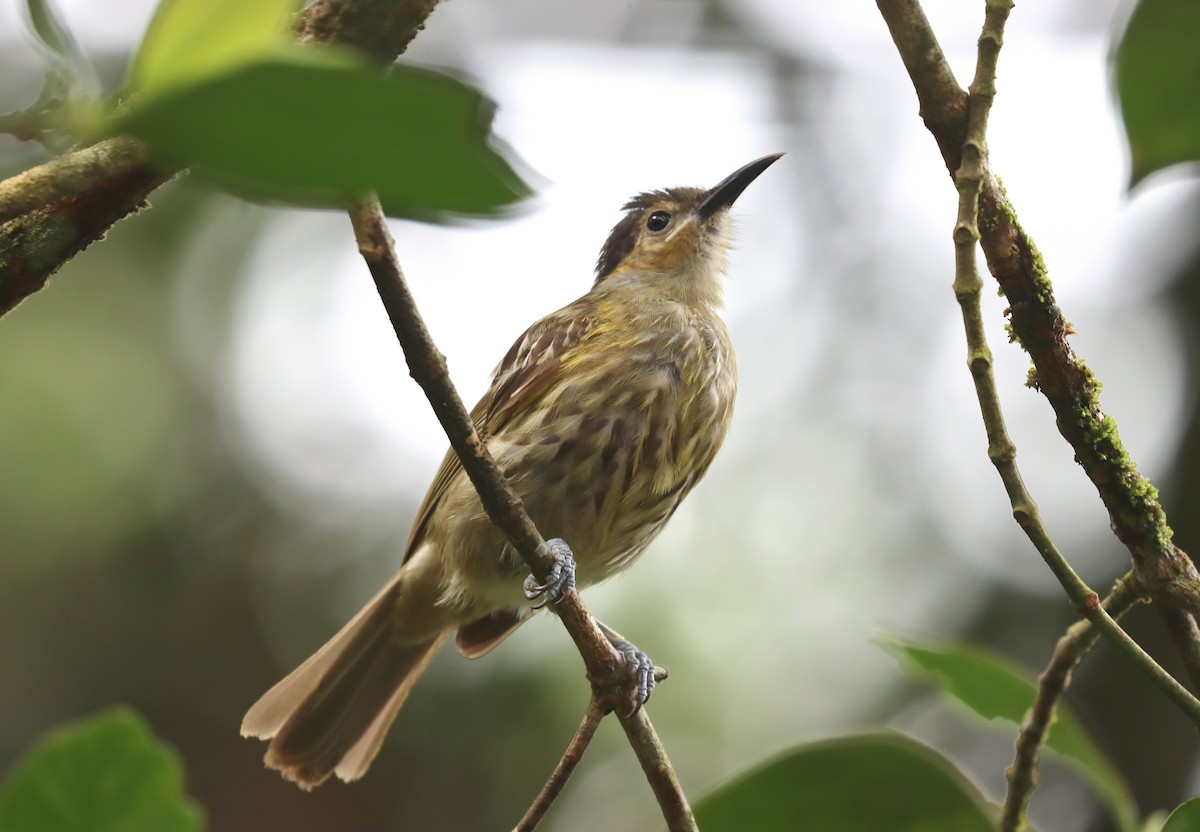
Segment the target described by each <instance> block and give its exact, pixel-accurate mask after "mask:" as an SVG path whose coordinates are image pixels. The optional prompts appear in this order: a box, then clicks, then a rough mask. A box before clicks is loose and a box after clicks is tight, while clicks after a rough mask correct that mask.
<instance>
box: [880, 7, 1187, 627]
mask: <svg viewBox="0 0 1200 832" xmlns="http://www.w3.org/2000/svg"><path fill="white" fill-rule="evenodd" d="M876 4H877V5H878V7H879V10H880V12H881V14H882V15H883V18H884V20H885V22H886V23H887V26H888V28H889V30H890V31H891V34H892V39H893V41H894V42H895V44H896V48H897V50H898V51H899V53H900V57H901V59H902V60H903V62H904V65H905V68H906V69H907V70H908V73H909V76H910V77H911V79H912V81H913V86H914V88H915V89H916V92H917V98H918V100H919V101H920V106H921V117H922V118H923V119H924V121H925V125H926V127H927V128H928V129H929V131H930V133H931V134H932V135H933V137H934V139H935V140H936V141H937V144H938V147H939V149H940V150H941V153H942V158H943V160H944V161H945V163H946V166H947V168H948V169H949V171H950V173H951V175H952V176H957V174H958V172H959V170H960V168H961V166H962V164H963V161H964V160H963V154H964V148H966V147H969V145H970V143H969V142H968V141H967V124H968V99H969V97H968V95H967V93H966V92H965V91H964V90H962V89H961V88H960V87H959V86H958V83H957V82H956V81H955V79H954V74H953V72H952V71H951V70H950V67H949V65H948V64H947V63H946V59H945V56H944V55H943V53H942V50H941V47H940V46H939V45H938V42H937V38H936V36H935V35H934V34H933V31H932V29H931V28H930V26H929V22H928V20H927V19H926V18H925V14H924V12H923V10H922V9H921V6H920V3H919V2H917V0H876ZM992 5H993V4H991V3H989V9H990V8H991V6H992ZM987 48H989V49H990V48H992V47H991V46H987ZM980 92H981V94H982V92H983V91H982V90H981V91H980ZM977 227H978V232H979V241H980V244H981V246H982V248H983V252H984V255H985V257H986V258H987V263H988V267H989V269H990V271H991V273H992V275H993V276H994V277H995V279H996V281H997V283H998V284H999V285H1000V288H1001V290H1002V291H1003V293H1004V294H1005V296H1006V297H1007V298H1008V302H1009V311H1008V315H1009V321H1010V326H1011V331H1012V333H1013V336H1014V338H1015V339H1016V340H1017V341H1019V342H1020V344H1021V345H1022V346H1023V347H1024V348H1025V350H1026V351H1027V352H1028V353H1029V355H1030V358H1031V359H1032V361H1033V368H1034V370H1033V375H1032V377H1031V380H1032V381H1033V382H1034V384H1035V385H1036V387H1037V389H1038V390H1040V391H1041V393H1042V394H1043V395H1044V396H1045V397H1046V399H1047V400H1048V401H1049V402H1050V405H1051V407H1052V408H1053V409H1054V413H1055V416H1056V421H1057V424H1058V429H1059V431H1060V433H1061V434H1062V435H1063V437H1064V438H1065V439H1066V440H1067V442H1068V443H1069V444H1070V445H1071V447H1072V448H1073V449H1074V451H1075V456H1076V459H1077V460H1078V461H1079V464H1080V465H1081V466H1082V468H1083V470H1084V471H1085V472H1086V474H1087V476H1088V477H1089V479H1091V481H1092V483H1093V484H1094V485H1095V487H1096V490H1097V492H1098V493H1099V495H1100V498H1101V500H1102V501H1103V502H1104V505H1105V507H1106V508H1107V509H1108V514H1109V519H1110V523H1111V526H1112V529H1113V531H1114V532H1115V533H1116V535H1117V537H1118V538H1119V539H1120V540H1121V541H1122V543H1124V544H1125V546H1126V547H1127V548H1128V550H1129V552H1130V554H1131V556H1132V560H1133V565H1134V570H1135V573H1136V575H1137V579H1138V582H1139V584H1140V586H1141V587H1142V588H1143V590H1144V591H1145V592H1146V594H1147V595H1149V596H1150V598H1151V599H1152V600H1153V601H1154V602H1155V603H1157V604H1159V605H1161V606H1163V607H1166V608H1168V609H1174V610H1177V611H1180V612H1183V613H1188V614H1192V615H1195V614H1197V613H1200V573H1197V571H1196V568H1195V566H1194V565H1193V564H1192V561H1191V559H1190V558H1189V557H1188V555H1187V553H1185V552H1184V551H1183V550H1181V549H1180V548H1179V547H1177V546H1175V545H1174V544H1173V543H1172V541H1171V530H1170V528H1169V527H1168V525H1167V521H1166V515H1165V514H1164V512H1163V510H1162V507H1161V506H1160V505H1159V503H1158V493H1157V491H1156V490H1155V488H1154V486H1153V485H1152V484H1151V483H1150V481H1149V480H1147V479H1146V478H1145V477H1143V476H1142V475H1141V474H1140V473H1139V472H1138V470H1137V467H1136V465H1135V464H1134V462H1133V460H1132V459H1131V458H1130V457H1129V455H1128V453H1126V451H1125V448H1124V447H1123V445H1122V444H1121V439H1120V436H1119V434H1118V432H1117V427H1116V423H1115V422H1114V421H1113V419H1112V418H1111V417H1110V416H1108V415H1107V414H1105V413H1104V412H1103V411H1102V410H1101V408H1100V403H1099V390H1100V383H1099V382H1098V381H1097V380H1096V378H1095V377H1094V376H1093V374H1092V373H1091V371H1090V370H1089V369H1088V368H1087V366H1086V365H1085V364H1084V362H1083V361H1082V360H1081V359H1080V358H1079V357H1078V356H1077V355H1076V354H1075V352H1074V350H1073V349H1072V348H1071V345H1070V344H1069V342H1068V340H1067V336H1068V335H1070V334H1071V332H1072V330H1071V327H1070V325H1069V324H1068V323H1067V321H1066V319H1065V318H1064V317H1063V314H1062V311H1061V310H1060V309H1059V307H1058V305H1057V303H1056V302H1055V300H1054V292H1053V287H1052V286H1051V284H1050V281H1049V279H1048V278H1047V275H1046V268H1045V265H1044V263H1043V261H1042V258H1041V255H1040V254H1039V253H1038V250H1037V247H1036V246H1035V245H1034V243H1033V240H1032V239H1030V237H1029V235H1028V234H1026V233H1025V230H1024V229H1023V228H1022V227H1021V225H1020V223H1019V222H1017V219H1016V213H1015V211H1014V210H1013V207H1012V205H1011V203H1009V201H1008V198H1007V197H1006V196H1005V194H1004V192H1003V190H1002V189H1001V187H1000V185H999V183H998V182H997V181H996V178H995V177H994V176H993V175H992V174H991V172H990V170H989V169H988V167H987V165H986V162H985V163H984V164H983V167H982V170H981V171H980V182H979V209H978V223H977Z"/></svg>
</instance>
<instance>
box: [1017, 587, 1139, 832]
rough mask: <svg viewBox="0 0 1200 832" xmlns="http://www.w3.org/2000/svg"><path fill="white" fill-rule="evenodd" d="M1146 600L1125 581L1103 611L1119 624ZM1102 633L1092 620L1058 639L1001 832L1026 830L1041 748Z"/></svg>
mask: <svg viewBox="0 0 1200 832" xmlns="http://www.w3.org/2000/svg"><path fill="white" fill-rule="evenodd" d="M1143 600H1145V599H1144V597H1142V596H1141V595H1140V594H1139V592H1138V591H1137V588H1136V580H1135V579H1134V577H1133V573H1132V572H1131V573H1128V574H1126V575H1125V576H1124V577H1123V578H1120V579H1119V580H1118V581H1117V582H1116V585H1115V586H1114V587H1113V590H1112V592H1110V593H1109V594H1108V597H1107V598H1105V599H1104V602H1103V604H1102V606H1103V607H1104V609H1105V610H1106V611H1107V612H1108V614H1109V615H1110V616H1112V617H1113V618H1114V619H1117V618H1120V617H1121V616H1122V615H1123V614H1124V613H1125V612H1126V611H1127V610H1129V609H1130V608H1132V607H1133V606H1134V605H1135V604H1138V603H1140V602H1141V601H1143ZM1099 638H1100V631H1099V630H1098V629H1097V628H1096V627H1095V625H1093V624H1092V623H1091V622H1090V621H1077V622H1075V623H1074V624H1072V625H1071V626H1070V627H1069V628H1068V629H1067V632H1066V634H1064V635H1063V637H1062V638H1060V639H1059V640H1058V644H1057V645H1055V647H1054V654H1053V655H1052V656H1051V657H1050V663H1049V664H1048V665H1046V669H1045V670H1044V671H1042V675H1041V676H1039V677H1038V691H1037V696H1036V697H1035V698H1034V700H1033V707H1031V708H1030V709H1029V713H1028V714H1026V716H1025V721H1024V722H1023V723H1022V724H1021V733H1020V734H1019V735H1018V737H1017V744H1016V752H1017V753H1016V757H1015V759H1014V760H1013V764H1012V766H1011V767H1010V768H1009V769H1008V770H1007V771H1006V772H1005V775H1006V776H1007V778H1008V794H1007V795H1005V798H1004V810H1003V813H1002V814H1001V817H1000V827H999V829H1000V832H1017V830H1020V829H1023V828H1024V827H1025V813H1026V811H1027V809H1028V806H1029V798H1030V797H1031V796H1032V795H1033V791H1034V789H1036V788H1037V786H1038V775H1037V770H1038V762H1039V760H1040V758H1041V754H1042V747H1043V746H1044V745H1045V743H1046V737H1047V736H1048V735H1049V734H1050V726H1051V725H1053V724H1054V712H1055V710H1056V709H1057V707H1058V703H1059V702H1060V701H1061V700H1062V698H1063V695H1064V694H1066V692H1067V687H1068V686H1069V685H1070V684H1071V674H1072V673H1074V671H1075V668H1076V667H1078V666H1079V663H1080V662H1081V661H1082V660H1083V657H1084V656H1085V655H1087V653H1088V652H1089V651H1090V650H1091V649H1092V648H1093V647H1095V646H1096V642H1097V641H1098V640H1099Z"/></svg>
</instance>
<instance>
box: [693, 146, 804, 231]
mask: <svg viewBox="0 0 1200 832" xmlns="http://www.w3.org/2000/svg"><path fill="white" fill-rule="evenodd" d="M782 155H783V154H782V153H772V154H771V155H770V156H764V157H762V158H761V159H755V160H754V161H753V162H751V163H750V164H748V165H745V166H744V167H740V168H738V169H737V170H735V171H734V172H733V173H731V174H729V175H728V176H726V177H725V178H724V179H722V180H721V182H720V184H718V185H717V186H716V187H714V188H713V189H712V190H710V191H709V192H708V194H707V195H706V196H705V197H704V199H703V201H701V203H700V204H699V205H697V206H696V213H697V214H699V215H700V217H701V218H702V219H708V218H709V217H711V216H712V215H713V214H715V213H717V211H720V210H721V209H722V208H728V207H729V206H730V205H732V204H733V202H734V200H736V199H737V198H738V197H739V196H741V195H742V191H744V190H746V187H747V186H748V185H749V184H750V183H751V182H753V181H754V180H755V179H757V178H758V175H759V174H760V173H762V172H763V171H764V170H766V169H767V168H769V167H771V165H773V164H775V162H776V161H778V159H779V157H780V156H782Z"/></svg>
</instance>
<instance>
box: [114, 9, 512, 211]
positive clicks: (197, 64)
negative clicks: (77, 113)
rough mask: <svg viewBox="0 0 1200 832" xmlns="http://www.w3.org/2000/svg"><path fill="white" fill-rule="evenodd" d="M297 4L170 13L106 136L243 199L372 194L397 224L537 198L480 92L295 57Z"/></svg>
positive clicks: (327, 59) (353, 60)
mask: <svg viewBox="0 0 1200 832" xmlns="http://www.w3.org/2000/svg"><path fill="white" fill-rule="evenodd" d="M296 6H297V4H296V3H295V2H293V0H272V2H268V3H240V2H234V0H226V1H225V2H222V3H215V4H214V3H209V2H206V0H166V2H164V3H163V4H162V5H161V6H160V7H159V10H158V12H157V13H156V15H155V17H154V19H153V21H152V22H151V24H150V27H149V29H148V31H147V32H146V36H145V38H144V39H143V41H142V45H141V47H140V48H139V49H138V52H137V54H136V55H135V57H134V59H133V63H132V66H131V70H130V76H129V81H128V84H127V87H126V89H125V90H124V92H123V94H122V95H121V96H120V97H119V103H118V104H116V105H114V106H111V107H109V108H108V112H107V113H106V114H105V115H104V116H103V117H101V118H100V119H99V123H98V124H96V125H95V126H94V130H95V131H96V132H97V133H98V134H126V135H133V136H137V137H138V138H140V139H142V140H143V141H144V142H145V143H146V144H147V145H148V146H149V148H150V150H151V152H152V153H153V154H154V155H155V156H156V157H158V158H160V159H161V160H163V161H165V162H169V163H173V164H178V165H181V166H186V167H189V168H192V169H193V170H195V171H196V172H198V173H200V174H202V175H205V176H208V177H210V178H212V179H214V180H215V181H217V182H218V183H219V184H221V185H222V186H223V187H226V188H228V189H230V190H233V191H235V192H237V193H239V194H241V195H243V196H248V197H250V198H254V199H262V200H268V201H281V202H287V203H290V204H293V205H300V206H319V207H330V206H337V205H343V204H345V202H346V200H347V199H348V198H351V197H354V196H358V195H361V194H364V193H366V192H369V191H374V192H376V193H377V194H378V195H379V198H380V201H381V202H382V203H383V206H384V208H385V210H387V211H388V213H390V214H392V215H394V216H406V217H413V218H418V219H424V220H441V219H445V218H447V217H449V216H452V215H455V214H465V215H476V216H482V215H487V214H493V213H496V212H497V211H500V210H502V209H504V208H507V207H509V206H511V205H513V204H514V203H515V202H516V201H518V200H520V199H522V198H524V197H525V196H527V195H528V193H529V188H528V186H527V185H525V184H524V183H523V182H522V181H521V179H520V177H519V176H518V175H517V174H516V172H515V171H514V170H513V168H512V166H511V165H510V164H509V163H508V162H507V161H506V160H505V158H504V157H503V156H502V155H501V153H500V152H499V151H498V150H497V148H496V147H495V146H494V143H492V142H490V141H489V136H488V129H489V126H490V123H491V119H492V111H493V107H492V105H491V104H490V102H488V101H487V100H486V99H485V98H484V96H483V95H482V94H481V93H480V92H479V91H478V90H476V89H475V88H473V87H471V86H470V85H468V84H465V83H463V82H462V81H459V80H457V79H455V78H452V77H450V76H449V75H446V74H445V73H440V72H435V71H432V70H426V69H418V68H414V67H403V66H402V67H396V68H393V69H392V70H390V71H385V70H383V69H380V68H378V67H374V66H371V65H369V64H368V63H367V62H366V60H365V59H364V58H362V57H359V56H357V55H354V54H351V53H350V52H348V51H345V50H333V49H331V48H328V47H318V46H315V45H306V46H303V47H301V46H297V45H295V44H294V43H292V42H291V40H290V38H289V37H288V21H289V15H290V13H291V12H293V11H294V10H295V8H296Z"/></svg>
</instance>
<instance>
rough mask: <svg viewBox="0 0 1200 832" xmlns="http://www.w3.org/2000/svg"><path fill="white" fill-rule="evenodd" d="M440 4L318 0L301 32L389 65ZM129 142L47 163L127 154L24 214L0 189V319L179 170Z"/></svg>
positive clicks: (32, 201)
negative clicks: (140, 154) (101, 153)
mask: <svg viewBox="0 0 1200 832" xmlns="http://www.w3.org/2000/svg"><path fill="white" fill-rule="evenodd" d="M437 2H438V0H317V2H316V3H313V4H312V5H311V6H309V7H308V8H307V9H305V10H304V12H303V13H302V14H301V16H300V17H299V19H298V26H297V29H298V36H299V37H300V39H302V40H312V41H319V42H322V43H340V44H344V45H346V46H353V47H355V48H357V49H360V50H362V51H364V52H366V53H367V54H368V55H371V56H372V57H374V58H375V59H376V60H378V61H380V62H381V63H385V64H388V63H391V62H392V61H394V60H395V59H396V57H397V56H398V55H399V54H400V53H402V52H403V51H404V49H405V48H406V47H407V46H408V44H409V42H410V41H411V40H412V39H413V38H414V37H416V35H417V33H418V32H420V30H421V29H422V28H423V27H424V25H425V20H426V18H428V17H429V15H430V13H432V12H433V9H434V7H435V6H436V5H437ZM131 144H132V143H131V142H130V140H129V139H127V138H117V139H111V140H109V141H108V142H102V143H101V144H99V145H95V146H93V147H92V148H84V149H82V150H78V151H74V152H73V153H71V154H68V155H67V156H64V157H62V158H61V159H58V160H54V161H52V162H49V163H47V165H50V166H54V165H55V164H56V163H59V164H60V165H67V164H72V165H73V164H74V163H75V162H83V161H84V160H86V159H88V158H89V154H92V155H94V154H95V153H97V152H98V151H97V150H96V149H97V148H103V147H108V148H110V149H112V148H113V147H114V146H115V147H116V148H120V149H121V153H120V155H121V156H122V158H123V159H124V161H123V163H122V164H120V165H118V166H115V167H113V168H111V169H107V170H105V169H103V168H102V167H101V168H97V167H95V166H92V167H91V174H92V175H94V179H93V180H92V181H84V180H82V179H77V180H76V181H75V182H71V183H64V184H62V185H61V186H59V192H58V193H57V194H56V195H52V196H51V198H50V199H44V198H42V197H40V196H39V197H26V198H25V203H24V204H25V207H24V208H21V210H20V211H19V213H20V214H21V215H20V216H16V217H15V218H12V219H10V218H9V217H10V213H9V210H8V209H9V207H10V206H15V207H17V208H20V207H21V205H22V203H21V202H13V203H5V201H4V198H3V195H2V194H0V223H3V224H0V316H3V315H4V314H5V313H7V312H8V311H9V310H11V309H12V308H13V307H15V306H16V305H17V304H19V303H20V302H21V301H23V300H24V299H25V298H27V297H28V296H29V295H31V294H33V293H34V292H37V291H38V290H40V289H41V288H42V287H43V286H45V285H46V282H47V281H48V280H49V279H50V277H51V276H53V275H54V273H55V272H57V271H58V270H59V269H60V268H62V267H63V265H64V264H65V263H66V262H67V261H69V260H70V259H71V258H72V257H74V256H75V255H76V254H78V253H79V252H81V251H83V250H84V249H85V248H87V247H88V246H90V245H91V244H92V243H94V242H96V241H97V240H99V239H101V238H102V237H104V235H105V234H106V233H108V229H110V228H112V227H113V226H114V225H115V224H116V223H118V222H119V221H121V220H122V219H124V218H125V217H128V216H130V215H131V214H135V213H137V212H138V211H140V210H142V209H144V208H145V207H146V206H147V205H148V203H147V199H148V197H149V196H150V194H151V193H152V192H153V191H154V190H155V189H156V188H158V187H159V186H160V185H162V184H164V183H165V182H168V181H169V180H170V179H171V178H173V177H174V175H175V174H176V173H177V171H176V170H173V169H160V168H155V167H154V166H152V165H151V164H150V163H149V162H148V161H146V160H145V159H137V158H136V151H135V152H127V151H129V150H130V145H131ZM43 167H45V166H43ZM52 200H54V201H52ZM35 206H37V207H35ZM31 208H32V209H33V210H30V209H31Z"/></svg>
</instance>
